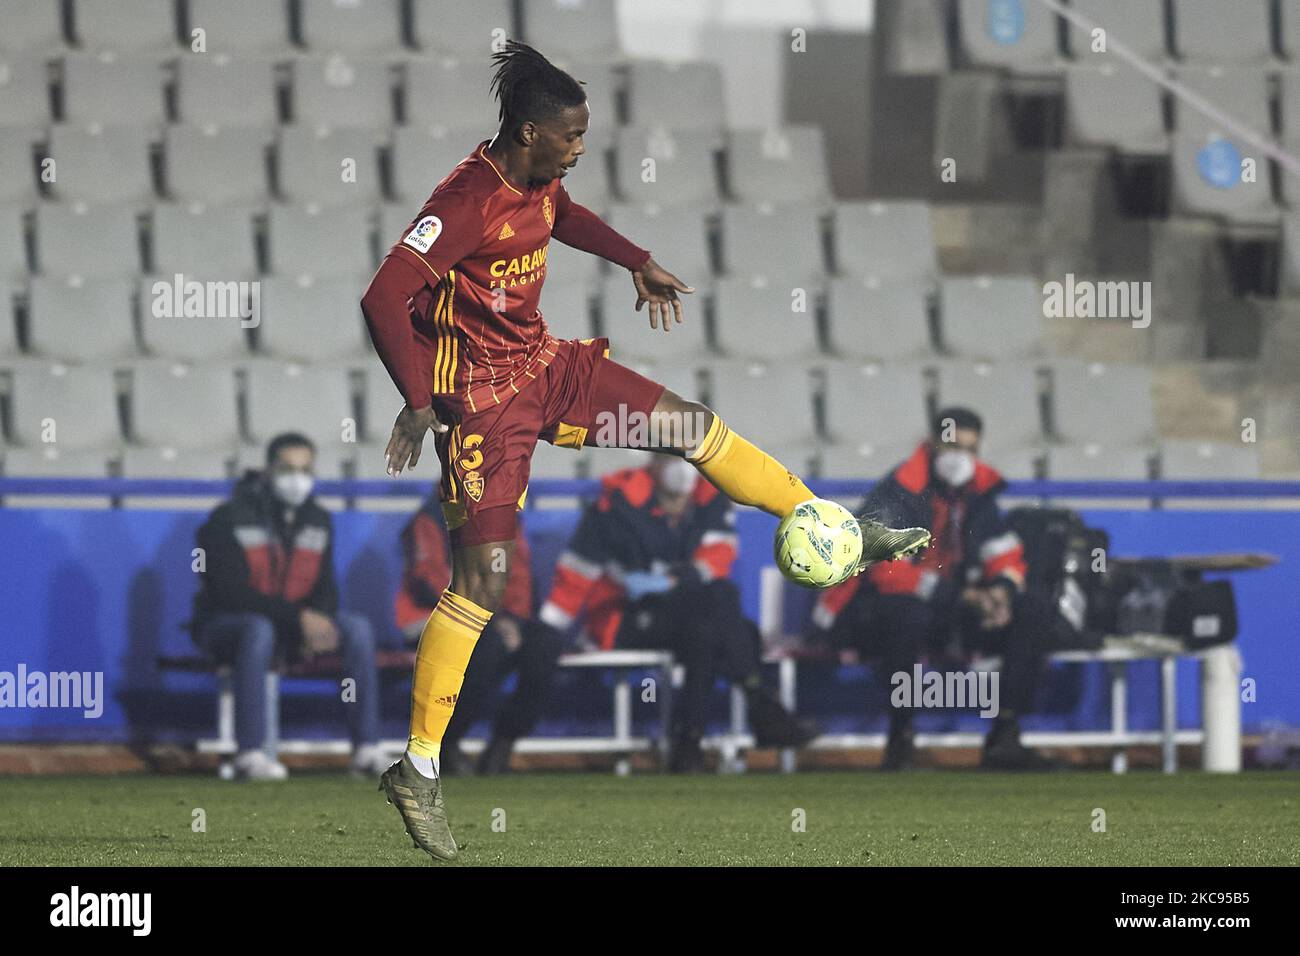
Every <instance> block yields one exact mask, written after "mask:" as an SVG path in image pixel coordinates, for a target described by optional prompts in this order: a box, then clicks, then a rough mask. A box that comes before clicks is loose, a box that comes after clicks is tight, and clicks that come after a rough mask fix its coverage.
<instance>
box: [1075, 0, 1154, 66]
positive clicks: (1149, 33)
mask: <svg viewBox="0 0 1300 956" xmlns="http://www.w3.org/2000/svg"><path fill="white" fill-rule="evenodd" d="M1070 6H1071V7H1073V8H1074V10H1075V11H1076V12H1078V13H1079V14H1081V15H1082V16H1084V17H1086V18H1087V19H1088V20H1090V21H1091V22H1093V23H1095V24H1096V25H1097V26H1099V27H1101V28H1102V29H1103V30H1105V31H1106V40H1107V43H1106V52H1105V53H1099V52H1093V49H1092V35H1091V33H1090V32H1085V31H1083V30H1081V29H1080V28H1078V27H1076V26H1074V25H1073V24H1070V27H1069V41H1070V52H1071V53H1072V54H1073V55H1074V58H1075V60H1076V61H1078V62H1080V63H1084V64H1089V65H1092V66H1097V65H1100V61H1102V60H1104V59H1105V60H1109V59H1110V54H1111V52H1112V50H1113V48H1112V47H1111V45H1110V40H1112V39H1114V40H1117V41H1119V42H1120V43H1122V44H1123V45H1124V46H1125V47H1127V48H1128V49H1130V50H1132V51H1133V52H1134V53H1136V54H1137V55H1138V56H1140V57H1142V58H1143V59H1144V60H1164V59H1165V58H1166V56H1167V50H1166V46H1167V44H1166V33H1165V10H1164V4H1163V3H1134V2H1133V0H1072V2H1071V4H1070Z"/></svg>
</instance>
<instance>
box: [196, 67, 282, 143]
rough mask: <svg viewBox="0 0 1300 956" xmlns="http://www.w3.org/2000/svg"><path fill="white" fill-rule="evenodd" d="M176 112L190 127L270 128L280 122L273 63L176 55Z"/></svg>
mask: <svg viewBox="0 0 1300 956" xmlns="http://www.w3.org/2000/svg"><path fill="white" fill-rule="evenodd" d="M176 113H177V117H178V118H179V120H180V122H182V123H187V124H190V125H193V126H218V127H222V128H226V129H231V128H238V127H249V126H251V127H255V128H257V129H271V128H273V127H274V126H275V124H276V123H277V122H278V120H279V108H278V106H277V103H276V79H275V61H274V60H271V59H266V58H260V59H259V58H255V57H235V56H230V55H229V54H226V53H207V54H202V55H195V56H183V57H181V58H180V59H179V60H178V61H177V63H176Z"/></svg>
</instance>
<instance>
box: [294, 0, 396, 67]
mask: <svg viewBox="0 0 1300 956" xmlns="http://www.w3.org/2000/svg"><path fill="white" fill-rule="evenodd" d="M298 16H299V35H300V37H301V39H302V42H303V45H304V46H306V47H307V49H309V50H313V51H315V52H335V51H338V52H347V53H352V54H361V53H365V54H374V55H376V56H392V55H393V54H394V53H396V52H399V51H401V50H402V49H403V48H404V44H405V38H404V37H403V35H402V32H403V31H402V13H401V6H400V5H398V4H396V3H390V2H386V0H348V2H347V3H340V2H339V0H298Z"/></svg>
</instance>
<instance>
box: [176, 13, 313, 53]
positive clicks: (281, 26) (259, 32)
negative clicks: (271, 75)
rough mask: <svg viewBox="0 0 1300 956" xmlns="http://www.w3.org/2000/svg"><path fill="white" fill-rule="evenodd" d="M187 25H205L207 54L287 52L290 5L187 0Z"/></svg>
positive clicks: (203, 26)
mask: <svg viewBox="0 0 1300 956" xmlns="http://www.w3.org/2000/svg"><path fill="white" fill-rule="evenodd" d="M187 7H188V11H189V17H188V20H189V22H188V24H187V26H188V29H189V30H191V31H192V30H194V29H196V28H202V29H203V31H204V42H205V44H206V46H207V51H208V52H207V53H206V54H205V55H206V56H209V57H211V56H214V55H216V56H219V55H221V54H230V53H235V54H240V55H243V56H268V57H270V56H284V55H286V54H288V53H290V52H291V51H292V50H293V43H292V41H291V40H290V39H289V6H288V4H285V3H280V2H272V3H268V2H267V0H187Z"/></svg>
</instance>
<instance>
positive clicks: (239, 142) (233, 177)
mask: <svg viewBox="0 0 1300 956" xmlns="http://www.w3.org/2000/svg"><path fill="white" fill-rule="evenodd" d="M269 148H270V147H269V144H268V141H267V136H266V134H265V133H264V132H262V131H261V130H256V129H239V128H233V129H226V128H223V127H202V128H200V127H195V126H172V127H169V128H168V129H167V132H166V134H165V138H164V145H163V152H164V155H165V157H166V173H165V174H164V181H165V182H166V184H167V190H166V191H167V194H168V196H170V197H171V198H172V199H176V200H179V201H182V202H200V203H204V204H207V205H212V206H221V205H242V206H256V205H262V204H264V203H265V202H266V201H267V195H268V178H267V155H268V151H269Z"/></svg>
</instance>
